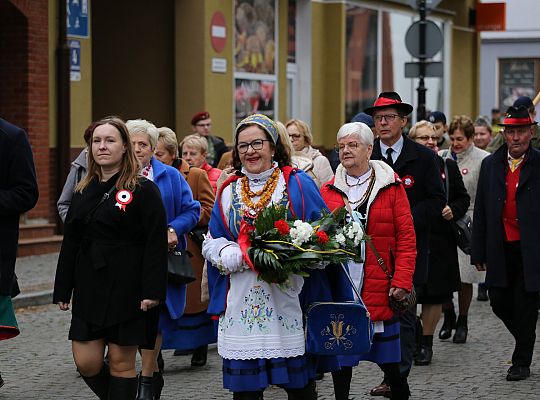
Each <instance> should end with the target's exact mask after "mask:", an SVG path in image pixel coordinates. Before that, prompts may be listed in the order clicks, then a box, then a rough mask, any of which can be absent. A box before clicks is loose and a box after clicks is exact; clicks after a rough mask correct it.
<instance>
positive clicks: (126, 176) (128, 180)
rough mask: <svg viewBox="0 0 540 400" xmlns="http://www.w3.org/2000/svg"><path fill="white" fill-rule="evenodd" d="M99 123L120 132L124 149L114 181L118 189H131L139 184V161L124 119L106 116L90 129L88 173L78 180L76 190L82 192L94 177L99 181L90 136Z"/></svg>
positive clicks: (98, 168) (99, 177)
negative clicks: (116, 177) (117, 174)
mask: <svg viewBox="0 0 540 400" xmlns="http://www.w3.org/2000/svg"><path fill="white" fill-rule="evenodd" d="M101 125H111V126H113V127H114V128H116V130H117V131H118V132H119V133H120V138H121V139H122V143H123V145H124V147H125V149H126V151H125V152H124V154H123V155H122V162H121V164H120V171H119V173H120V175H119V176H118V179H117V181H116V184H115V186H116V188H117V189H118V190H123V189H126V190H130V191H133V190H135V188H136V187H137V185H138V184H139V169H140V166H139V161H138V160H137V157H136V156H135V152H134V151H133V147H132V145H131V140H129V132H128V129H127V127H126V124H125V123H124V121H122V120H121V119H120V118H118V117H107V118H104V119H102V120H99V121H97V122H96V123H95V125H94V129H92V134H91V135H90V138H89V141H88V142H89V147H90V148H89V151H88V168H87V171H88V173H87V174H86V176H85V177H84V178H83V179H82V180H81V181H80V182H79V184H78V185H77V187H76V188H75V191H76V192H79V193H80V192H82V191H83V190H84V189H86V187H87V186H88V185H89V184H90V182H91V181H92V179H94V177H97V178H98V179H99V181H101V179H102V175H101V167H100V166H99V165H98V164H97V163H96V161H95V160H94V155H93V154H92V137H93V136H94V132H95V130H96V128H97V127H98V126H101Z"/></svg>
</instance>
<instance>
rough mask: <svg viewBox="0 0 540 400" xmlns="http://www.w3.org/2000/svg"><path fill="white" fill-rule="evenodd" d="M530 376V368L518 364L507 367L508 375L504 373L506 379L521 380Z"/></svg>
mask: <svg viewBox="0 0 540 400" xmlns="http://www.w3.org/2000/svg"><path fill="white" fill-rule="evenodd" d="M529 376H531V370H530V369H529V367H523V366H519V365H515V366H514V365H512V366H511V367H510V368H509V369H508V375H506V380H507V381H522V380H524V379H527V378H528V377H529Z"/></svg>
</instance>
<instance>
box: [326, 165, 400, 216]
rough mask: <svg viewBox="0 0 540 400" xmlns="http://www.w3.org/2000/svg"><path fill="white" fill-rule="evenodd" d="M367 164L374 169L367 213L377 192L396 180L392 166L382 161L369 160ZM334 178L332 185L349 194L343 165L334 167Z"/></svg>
mask: <svg viewBox="0 0 540 400" xmlns="http://www.w3.org/2000/svg"><path fill="white" fill-rule="evenodd" d="M369 166H370V167H371V168H373V170H374V171H375V184H374V185H373V189H372V190H371V194H370V195H369V199H368V204H367V211H368V215H369V207H370V206H371V203H372V202H373V200H374V199H375V197H376V196H377V193H378V192H379V191H380V190H381V189H383V188H385V187H386V186H388V185H391V184H393V183H394V182H395V181H396V177H395V173H394V170H393V169H392V167H390V166H389V165H388V164H386V163H385V162H384V161H379V160H369ZM335 176H336V177H335V179H334V186H335V187H336V188H338V189H339V190H341V191H342V192H343V193H345V194H346V195H347V196H348V195H349V185H347V181H346V179H347V171H346V170H345V167H343V165H341V164H339V165H338V167H337V169H336V175H335Z"/></svg>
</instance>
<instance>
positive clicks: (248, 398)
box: [233, 391, 263, 400]
mask: <svg viewBox="0 0 540 400" xmlns="http://www.w3.org/2000/svg"><path fill="white" fill-rule="evenodd" d="M233 400H263V392H262V391H260V392H234V393H233Z"/></svg>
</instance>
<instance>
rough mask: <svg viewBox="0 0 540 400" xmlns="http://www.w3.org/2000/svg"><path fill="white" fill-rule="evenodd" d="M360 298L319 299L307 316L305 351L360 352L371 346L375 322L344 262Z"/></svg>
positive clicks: (324, 353)
mask: <svg viewBox="0 0 540 400" xmlns="http://www.w3.org/2000/svg"><path fill="white" fill-rule="evenodd" d="M341 268H342V269H343V271H344V272H345V274H346V276H347V278H348V279H349V282H350V284H351V286H352V288H353V291H354V293H355V294H356V296H357V297H358V302H353V301H348V302H318V303H313V304H311V305H310V306H309V308H308V310H307V313H306V316H305V336H306V353H311V354H318V355H334V356H338V355H359V354H365V353H367V352H368V351H369V349H370V348H371V343H372V340H373V324H372V322H371V320H370V317H369V312H368V310H367V308H366V306H365V304H364V302H363V301H362V298H361V297H360V293H359V291H358V289H357V288H356V286H355V285H354V282H353V280H352V278H351V276H350V275H349V273H348V272H347V269H346V268H345V266H344V265H343V264H341Z"/></svg>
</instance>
